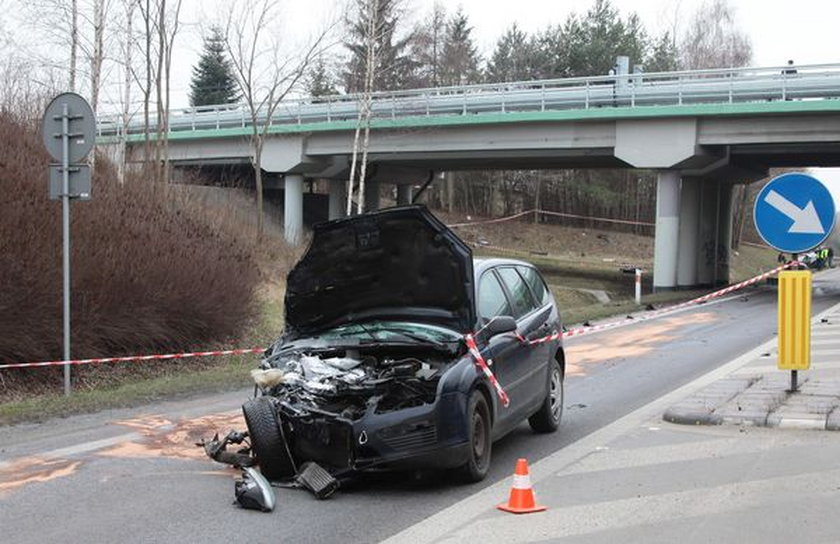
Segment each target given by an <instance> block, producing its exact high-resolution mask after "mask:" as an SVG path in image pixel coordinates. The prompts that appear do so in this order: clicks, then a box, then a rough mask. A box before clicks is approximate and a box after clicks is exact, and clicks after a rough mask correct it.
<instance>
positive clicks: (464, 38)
mask: <svg viewBox="0 0 840 544" xmlns="http://www.w3.org/2000/svg"><path fill="white" fill-rule="evenodd" d="M472 30H473V29H472V27H471V26H469V21H468V20H467V16H466V15H465V14H464V12H463V11H461V10H460V9H459V10H458V12H457V13H456V14H455V15H454V16H453V17H452V19H451V20H450V21H449V24H448V25H447V28H446V39H445V40H444V43H443V58H442V59H441V70H440V72H441V74H440V80H441V83H442V84H443V85H469V84H471V83H478V81H479V79H480V75H479V71H478V63H479V60H480V59H479V56H478V47H476V45H475V42H474V40H473V38H472V35H471V34H472Z"/></svg>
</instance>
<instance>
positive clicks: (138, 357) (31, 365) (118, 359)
mask: <svg viewBox="0 0 840 544" xmlns="http://www.w3.org/2000/svg"><path fill="white" fill-rule="evenodd" d="M264 351H265V348H250V349H228V350H220V351H196V352H192V353H167V354H165V355H131V356H128V357H103V358H99V359H77V360H74V361H46V362H43V363H12V364H9V365H4V364H0V370H3V369H6V368H35V367H44V366H63V365H91V364H99V363H127V362H131V361H163V360H166V359H189V358H191V357H216V356H220V355H245V354H248V353H262V352H264Z"/></svg>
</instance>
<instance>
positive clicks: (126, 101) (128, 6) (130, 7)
mask: <svg viewBox="0 0 840 544" xmlns="http://www.w3.org/2000/svg"><path fill="white" fill-rule="evenodd" d="M124 7H125V29H124V30H125V32H124V33H123V38H124V39H123V41H122V49H123V50H122V53H123V68H124V73H123V76H124V78H123V85H124V87H123V97H122V99H123V110H122V119H121V125H122V133H121V134H120V145H119V162H118V163H117V181H118V182H119V183H120V184H123V183H125V170H126V164H127V161H128V157H127V152H128V149H127V144H128V124H129V122H130V121H131V87H132V86H133V85H132V79H133V78H132V74H133V72H134V65H133V63H132V58H133V55H132V52H133V50H134V45H135V44H134V10H135V9H136V8H137V2H136V0H128V1H127V2H125V6H124Z"/></svg>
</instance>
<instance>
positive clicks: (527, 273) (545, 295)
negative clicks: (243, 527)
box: [516, 266, 549, 306]
mask: <svg viewBox="0 0 840 544" xmlns="http://www.w3.org/2000/svg"><path fill="white" fill-rule="evenodd" d="M516 269H517V270H519V273H520V274H522V277H523V278H525V283H527V284H528V287H530V288H531V293H533V294H534V298H536V299H537V301H538V303H539V304H538V305H539V306H545V305H546V304H548V301H549V292H548V288H547V287H546V286H545V282H544V281H543V279H542V276H540V273H539V272H537V271H536V270H535V269H533V268H529V267H527V266H517V267H516Z"/></svg>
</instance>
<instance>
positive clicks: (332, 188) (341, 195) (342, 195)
mask: <svg viewBox="0 0 840 544" xmlns="http://www.w3.org/2000/svg"><path fill="white" fill-rule="evenodd" d="M328 183H329V195H330V197H329V198H330V199H329V215H328V216H327V217H328V218H329V219H330V221H332V220H333V219H340V218H342V217H344V211H345V210H346V209H347V193H346V192H345V187H346V185H347V182H346V181H344V180H341V179H331V180H329V182H328Z"/></svg>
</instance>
